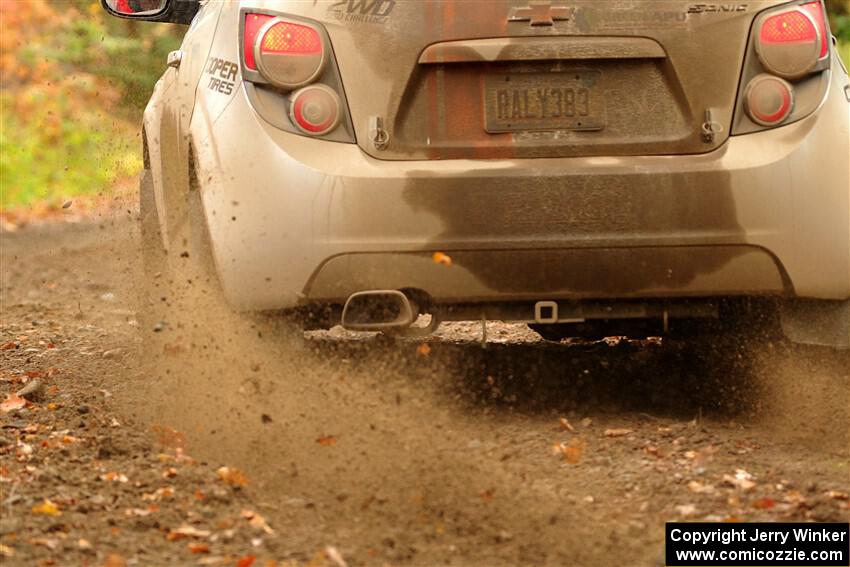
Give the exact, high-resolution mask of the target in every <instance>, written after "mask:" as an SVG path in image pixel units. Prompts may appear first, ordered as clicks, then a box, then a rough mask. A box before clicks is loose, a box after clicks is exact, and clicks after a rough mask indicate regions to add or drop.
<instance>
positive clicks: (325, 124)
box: [289, 85, 342, 136]
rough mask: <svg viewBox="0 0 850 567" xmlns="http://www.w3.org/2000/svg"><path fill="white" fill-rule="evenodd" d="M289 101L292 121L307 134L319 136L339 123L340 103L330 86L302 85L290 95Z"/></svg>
mask: <svg viewBox="0 0 850 567" xmlns="http://www.w3.org/2000/svg"><path fill="white" fill-rule="evenodd" d="M289 103H290V110H289V117H290V118H291V119H292V123H293V124H295V125H296V126H297V127H298V128H299V129H301V131H303V132H305V133H307V134H311V135H313V136H321V135H322V134H327V133H328V132H330V131H331V130H333V129H334V128H336V127H337V125H338V124H339V120H340V116H341V114H342V103H341V102H340V99H339V95H338V94H336V92H334V90H333V89H331V88H330V87H327V86H325V85H310V86H309V87H304V88H303V89H301V90H299V91H297V92H296V93H294V94H293V95H292V97H291V98H290V100H289Z"/></svg>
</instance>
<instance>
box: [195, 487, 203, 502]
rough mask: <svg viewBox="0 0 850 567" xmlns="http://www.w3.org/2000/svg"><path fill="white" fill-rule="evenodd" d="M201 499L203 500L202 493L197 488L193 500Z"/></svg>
mask: <svg viewBox="0 0 850 567" xmlns="http://www.w3.org/2000/svg"><path fill="white" fill-rule="evenodd" d="M203 499H204V493H203V491H201V489H200V488H199V489H197V490H196V491H195V500H203Z"/></svg>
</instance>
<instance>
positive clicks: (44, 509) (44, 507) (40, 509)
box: [32, 498, 62, 516]
mask: <svg viewBox="0 0 850 567" xmlns="http://www.w3.org/2000/svg"><path fill="white" fill-rule="evenodd" d="M32 513H33V514H42V515H44V516H61V515H62V512H60V511H59V506H57V505H56V504H54V503H53V502H51V501H50V500H48V499H47V498H45V499H44V502H42V503H41V504H39V505H38V506H33V507H32Z"/></svg>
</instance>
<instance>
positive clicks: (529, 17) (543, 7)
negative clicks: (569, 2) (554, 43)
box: [508, 2, 573, 26]
mask: <svg viewBox="0 0 850 567" xmlns="http://www.w3.org/2000/svg"><path fill="white" fill-rule="evenodd" d="M572 12H573V11H572V9H571V8H567V7H566V6H553V5H552V3H551V2H532V3H531V4H529V5H528V6H526V7H525V8H511V12H510V14H509V15H508V21H509V22H531V25H532V26H551V25H554V24H555V22H556V21H564V20H569V19H570V16H571V15H572Z"/></svg>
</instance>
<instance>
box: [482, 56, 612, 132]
mask: <svg viewBox="0 0 850 567" xmlns="http://www.w3.org/2000/svg"><path fill="white" fill-rule="evenodd" d="M599 76H600V73H599V71H574V72H571V73H513V74H494V75H487V76H486V77H485V80H484V105H485V121H486V124H485V127H484V129H485V130H486V131H487V132H491V133H499V132H523V131H536V130H588V131H594V130H602V129H603V128H605V119H604V101H603V99H602V97H603V95H602V92H601V89H599V88H598V87H597V85H599Z"/></svg>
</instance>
